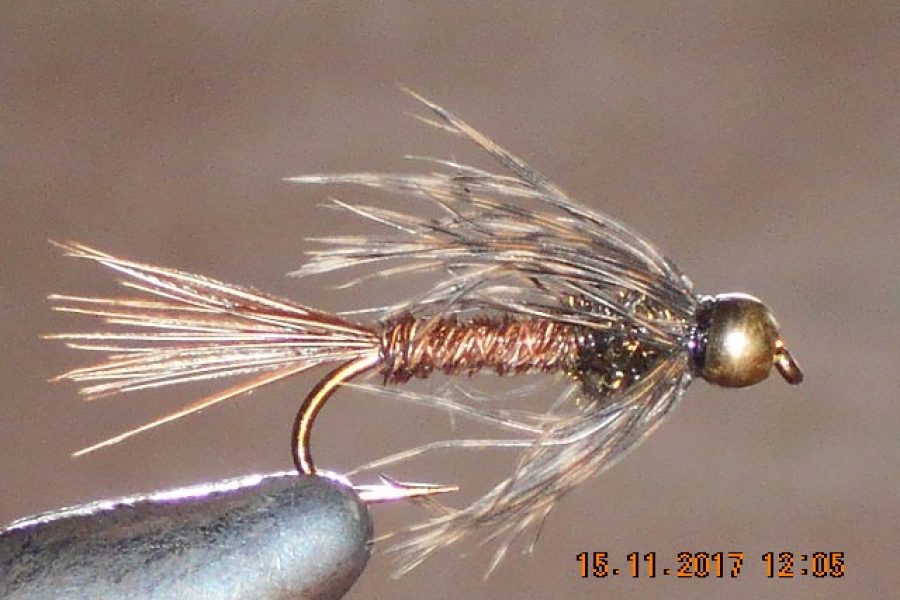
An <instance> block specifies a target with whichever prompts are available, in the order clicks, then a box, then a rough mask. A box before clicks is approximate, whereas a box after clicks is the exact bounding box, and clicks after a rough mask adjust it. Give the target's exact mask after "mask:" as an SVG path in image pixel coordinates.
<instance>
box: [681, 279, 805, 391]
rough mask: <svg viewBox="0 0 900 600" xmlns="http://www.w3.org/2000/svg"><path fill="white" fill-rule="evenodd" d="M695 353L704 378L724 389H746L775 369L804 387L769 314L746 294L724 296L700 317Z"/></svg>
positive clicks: (694, 339)
mask: <svg viewBox="0 0 900 600" xmlns="http://www.w3.org/2000/svg"><path fill="white" fill-rule="evenodd" d="M691 348H692V352H693V356H694V359H695V366H696V369H697V372H698V373H699V374H700V376H701V377H703V378H704V379H706V380H707V381H709V382H710V383H714V384H716V385H721V386H724V387H745V386H748V385H753V384H755V383H759V382H760V381H762V380H763V379H765V378H766V377H768V376H769V372H770V371H771V369H772V366H775V367H776V368H777V369H778V371H779V372H780V373H781V375H782V376H783V377H784V378H785V380H787V382H788V383H790V384H793V385H796V384H798V383H800V382H801V381H803V373H802V371H801V370H800V366H799V365H798V364H797V362H796V361H795V360H794V358H793V357H792V356H791V354H790V352H788V349H787V347H786V346H785V344H784V341H783V340H782V339H781V336H780V334H779V332H778V322H777V321H775V317H773V316H772V312H771V311H770V310H769V308H768V307H767V306H766V305H765V304H763V303H762V302H760V301H759V300H758V299H756V298H754V297H753V296H748V295H746V294H720V295H718V296H715V297H714V298H712V299H711V300H709V301H707V302H706V303H705V305H704V308H703V309H702V310H701V312H700V313H699V314H698V324H697V333H696V334H695V336H694V338H693V340H692V342H691Z"/></svg>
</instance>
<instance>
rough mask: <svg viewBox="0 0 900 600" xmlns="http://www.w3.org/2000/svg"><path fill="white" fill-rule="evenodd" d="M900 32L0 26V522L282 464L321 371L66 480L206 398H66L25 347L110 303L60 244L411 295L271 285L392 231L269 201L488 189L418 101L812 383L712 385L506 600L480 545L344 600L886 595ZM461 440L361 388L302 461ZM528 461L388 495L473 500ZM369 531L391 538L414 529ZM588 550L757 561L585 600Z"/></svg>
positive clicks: (810, 23)
mask: <svg viewBox="0 0 900 600" xmlns="http://www.w3.org/2000/svg"><path fill="white" fill-rule="evenodd" d="M898 32H900V12H898V8H897V5H896V3H894V2H853V3H847V2H767V1H761V2H751V3H748V2H694V3H685V6H682V7H676V6H675V4H673V3H670V2H637V3H636V2H515V1H508V2H507V1H502V2H489V3H488V2H468V1H464V2H438V1H434V2H431V1H429V2H402V1H387V2H386V1H378V2H368V1H366V2H363V1H356V2H268V3H240V2H232V3H194V4H188V5H182V6H175V5H174V4H173V3H130V4H128V5H125V4H123V3H120V2H93V3H79V4H78V5H75V4H71V3H63V2H59V3H4V4H3V5H2V7H0V81H2V85H0V132H2V133H0V140H2V141H0V164H2V171H3V175H2V177H0V203H2V204H0V206H2V213H0V214H2V219H0V248H2V255H0V328H2V336H0V339H2V359H0V381H2V388H3V394H2V398H0V482H2V483H0V521H3V522H5V521H8V520H11V519H13V518H16V517H21V516H23V515H26V514H29V513H34V512H36V511H41V510H46V509H51V508H55V507H59V506H62V505H71V504H74V503H80V502H84V501H89V500H94V499H98V498H104V497H109V496H116V495H122V494H128V493H137V492H145V491H151V490H157V489H162V488H167V487H172V486H176V485H182V484H189V483H196V482H200V481H206V480H214V479H220V478H225V477H229V476H234V475H241V474H247V473H251V472H265V471H273V470H279V469H284V468H288V467H289V466H290V453H289V446H288V440H289V434H290V420H291V419H292V418H293V416H294V411H295V410H296V408H297V405H298V403H299V401H300V400H301V398H302V396H303V395H304V394H305V392H306V391H307V390H308V389H309V387H310V386H311V385H313V383H314V381H315V375H311V376H309V377H302V378H298V379H297V380H294V381H288V382H283V383H281V384H279V385H277V386H273V387H271V388H269V389H266V390H262V391H259V392H258V393H256V394H254V395H253V396H252V397H249V398H244V399H241V400H240V401H235V402H230V403H229V404H228V405H227V406H221V407H218V408H216V409H215V410H210V411H207V412H206V413H204V414H202V415H197V416H192V417H190V418H187V419H184V420H183V421H181V422H178V423H176V424H173V425H170V426H167V427H164V428H161V429H158V430H156V431H154V432H152V433H149V434H146V435H143V436H140V437H138V438H136V439H134V440H131V441H129V442H127V443H125V444H122V445H120V446H116V447H114V448H111V449H108V450H104V451H102V452H99V453H97V454H94V455H90V456H87V457H84V458H80V459H71V458H70V457H69V453H70V452H72V451H73V450H76V449H78V448H81V447H83V446H85V445H87V444H89V443H92V442H95V441H97V440H98V439H101V438H103V437H106V436H108V435H110V434H114V433H117V432H119V431H121V430H123V429H126V428H129V427H131V426H133V425H136V424H139V423H141V422H143V421H145V420H147V419H150V418H152V417H154V416H156V415H159V414H162V413H164V412H166V411H168V410H171V409H173V408H175V407H177V406H180V405H181V404H183V403H185V402H186V401H187V400H190V399H192V398H194V397H196V396H197V395H199V394H200V393H202V392H203V391H205V390H206V389H207V388H202V389H192V388H170V389H166V390H162V391H159V392H156V393H146V394H133V395H130V396H128V397H119V398H110V399H104V400H100V401H97V402H94V403H83V402H81V401H80V400H79V398H78V396H77V394H76V390H75V389H74V387H73V386H71V385H66V384H50V383H48V382H47V380H48V378H50V377H51V376H52V375H54V374H56V373H59V372H60V371H61V370H64V369H66V368H71V367H73V366H76V365H79V364H84V363H85V362H86V361H88V360H90V358H91V357H90V356H87V355H85V354H83V353H81V354H80V353H78V352H74V351H69V350H66V349H64V348H63V347H62V344H60V343H56V342H50V341H42V340H40V339H39V336H40V335H41V334H44V333H48V332H58V331H66V330H69V331H72V330H78V329H83V328H85V327H88V326H90V325H91V323H90V322H89V321H87V320H81V319H78V318H76V317H72V316H66V315H59V314H52V313H51V312H50V311H49V310H48V307H47V304H46V302H45V300H44V298H45V296H46V295H47V294H48V293H50V292H67V293H80V294H88V295H90V294H105V293H110V292H113V291H115V285H114V283H113V280H112V278H111V277H110V276H109V275H108V274H107V273H105V272H103V271H102V270H101V269H98V268H96V267H94V266H91V265H88V264H85V263H81V262H76V261H72V260H69V259H64V258H62V257H61V256H60V255H59V252H58V251H56V250H55V249H54V248H52V247H50V246H49V245H48V244H47V239H48V238H52V239H75V240H81V241H84V242H88V243H91V244H93V245H95V246H97V247H99V248H101V249H105V250H107V251H109V252H113V253H118V254H122V255H124V256H128V257H133V258H136V259H141V260H146V261H151V262H156V263H159V264H164V265H170V266H176V267H179V268H182V269H185V270H190V271H195V272H200V273H206V274H209V275H211V276H214V277H217V278H220V279H224V280H226V281H234V282H240V283H245V284H250V285H254V286H257V287H260V288H263V289H266V290H270V291H272V292H275V293H278V294H282V295H285V296H288V297H291V298H295V299H297V300H299V301H302V302H304V303H307V304H310V305H314V306H320V307H323V308H329V309H350V308H354V307H359V306H363V305H366V304H370V303H372V302H379V301H384V300H388V299H396V298H398V297H400V296H402V295H403V294H405V293H408V292H411V291H413V290H404V289H396V286H394V287H393V288H392V287H390V286H385V285H378V284H377V283H376V284H375V285H374V286H372V287H370V288H366V289H365V290H363V291H351V292H342V291H336V290H334V289H331V288H329V287H328V286H331V285H333V284H335V283H337V282H338V281H339V280H338V279H336V278H325V279H319V280H314V279H309V280H291V279H287V278H284V277H283V274H284V273H285V272H287V271H289V270H291V269H294V268H296V267H297V266H299V265H300V264H301V262H302V260H303V251H304V249H308V248H309V244H308V243H306V242H305V241H304V238H306V237H308V236H322V235H327V234H331V233H336V232H337V233H345V234H349V233H354V232H359V231H363V232H365V231H370V232H371V231H373V228H372V227H371V226H370V225H369V224H366V223H363V222H352V221H351V220H348V219H347V218H346V217H344V216H341V215H336V214H335V213H334V212H333V211H328V210H324V209H321V208H318V205H319V204H320V203H322V202H323V201H324V200H325V199H326V197H327V195H328V194H329V193H336V194H338V195H339V196H340V197H341V198H344V199H347V200H353V199H359V198H365V199H366V200H370V199H372V198H373V197H372V196H371V195H364V194H362V193H361V192H357V191H355V190H350V189H340V190H325V189H322V188H302V187H297V186H292V185H289V184H287V183H284V182H282V180H281V178H282V177H285V176H289V175H295V174H302V173H309V172H319V171H338V170H353V169H369V170H400V169H408V168H413V167H415V165H409V164H407V163H406V162H405V161H404V159H403V158H402V156H403V155H404V154H416V155H423V154H424V155H436V156H439V157H445V158H447V157H455V158H457V159H460V160H464V161H474V162H476V163H477V164H484V163H483V162H482V163H479V162H478V161H481V160H482V158H481V157H480V156H478V155H477V154H476V153H474V152H473V151H472V150H471V149H470V148H468V147H467V146H465V145H464V144H461V143H460V142H459V141H458V140H455V139H450V138H448V137H447V136H445V135H443V134H441V133H440V132H437V131H432V130H429V129H428V128H427V127H424V126H422V125H421V124H418V123H416V122H415V121H414V120H412V119H411V118H410V117H409V116H408V115H407V114H406V113H407V112H408V111H415V110H416V109H417V107H416V106H415V104H414V103H413V102H412V101H411V99H410V98H409V97H407V96H405V95H404V94H403V93H402V92H400V91H399V89H398V87H397V83H398V82H400V83H403V84H406V85H409V86H411V87H413V88H414V89H416V90H419V91H421V92H423V93H425V94H427V95H429V96H430V97H432V98H434V99H436V100H438V101H439V102H440V103H442V104H444V105H445V106H447V107H449V108H451V109H453V110H454V111H456V112H457V113H459V114H460V115H462V116H464V117H465V118H466V119H468V120H469V121H470V122H471V123H473V124H474V125H475V126H477V127H479V128H480V129H482V130H483V131H485V132H486V133H488V134H489V135H492V136H493V137H495V138H496V139H497V140H498V141H500V142H501V143H502V144H504V145H505V146H506V147H508V148H510V149H512V150H513V151H514V152H516V153H518V154H519V155H521V156H523V157H525V158H526V159H527V160H529V161H530V162H531V163H532V164H533V165H534V166H536V167H537V168H538V169H540V170H541V171H543V172H544V173H545V174H547V175H548V176H550V177H551V178H552V179H554V180H555V181H556V182H558V183H559V185H560V186H561V187H563V188H564V189H566V190H567V191H568V192H569V193H570V194H571V195H572V196H573V197H575V198H577V199H579V200H581V201H582V202H584V203H586V204H588V205H590V206H592V207H595V208H598V209H602V210H604V211H606V212H608V213H609V214H612V215H614V216H616V217H618V218H620V219H622V220H624V221H625V222H627V223H628V224H630V225H632V226H633V227H634V228H636V229H637V230H638V231H640V232H642V233H643V234H645V235H646V236H647V237H648V238H649V239H651V240H654V241H655V242H656V243H657V244H658V245H659V246H660V247H662V248H663V249H665V250H666V251H667V253H668V254H669V255H670V256H671V257H672V258H674V259H675V260H676V261H677V263H678V264H679V265H680V266H681V267H682V268H683V269H684V270H685V271H686V272H687V273H688V274H689V275H690V276H691V277H692V279H693V281H694V283H695V285H696V288H697V289H698V290H699V291H702V292H719V291H734V290H741V291H747V292H751V293H753V294H755V295H757V296H759V297H761V298H763V299H765V300H766V301H767V302H768V303H770V305H771V306H772V307H773V309H774V310H775V312H776V315H777V316H778V318H779V320H780V322H781V324H782V326H783V329H784V333H785V335H786V337H787V339H788V340H789V343H790V345H791V348H792V349H793V351H794V353H795V354H796V356H797V357H798V359H799V360H800V361H801V362H802V364H803V366H804V367H805V369H806V375H807V380H806V382H805V383H804V384H803V385H802V386H800V387H797V388H794V387H790V386H788V385H786V384H784V383H783V382H782V381H781V380H780V379H779V378H777V377H773V378H772V379H771V380H770V381H767V382H765V383H764V384H762V385H759V386H756V387H753V388H750V389H746V390H740V391H728V390H722V389H713V388H711V387H710V386H708V385H706V384H705V383H702V382H698V383H695V385H694V386H693V388H692V389H691V390H690V392H689V394H688V396H687V398H686V400H685V402H684V403H683V404H682V405H681V407H680V408H679V410H678V411H676V413H675V414H674V415H673V416H672V417H671V419H670V420H669V421H668V422H667V423H666V425H665V426H663V427H662V428H661V429H660V430H659V431H658V432H657V433H655V434H654V435H653V436H651V437H650V438H649V439H648V440H647V442H646V443H645V444H644V445H643V446H642V447H641V448H640V449H639V450H638V451H636V452H635V453H633V454H632V455H631V456H629V457H628V458H627V459H626V460H624V461H623V462H622V463H620V464H619V465H618V466H617V467H616V468H614V469H612V470H611V471H610V472H609V473H607V474H606V475H605V476H603V477H602V478H600V479H597V480H594V481H591V482H589V483H587V484H585V485H583V486H581V487H580V488H579V489H578V490H577V491H575V492H574V493H572V494H571V495H570V496H569V497H567V498H565V499H564V501H563V502H562V503H561V504H560V505H559V506H558V508H557V509H556V511H555V512H554V513H553V514H552V515H551V517H550V519H549V520H548V522H547V523H546V526H545V527H544V530H543V533H542V537H541V540H540V542H539V544H538V545H537V548H536V550H535V552H534V554H533V555H530V556H528V555H524V556H523V555H522V554H520V553H519V552H518V550H519V549H520V548H521V547H523V546H524V545H525V543H524V542H527V540H525V541H524V542H523V543H522V544H520V545H518V546H516V547H515V548H514V551H512V552H511V553H510V555H509V556H508V557H507V559H506V560H505V562H504V563H502V564H501V565H500V567H499V569H498V570H497V572H496V573H495V574H494V575H493V576H492V577H490V578H489V579H487V580H486V581H485V580H483V579H482V575H483V572H484V569H485V563H486V561H487V560H488V559H489V557H490V551H489V550H487V549H479V548H477V547H476V546H472V545H469V546H465V547H464V548H461V549H453V550H451V551H450V552H446V553H443V554H441V555H440V557H439V558H437V559H435V560H431V561H429V562H428V563H426V564H425V565H423V566H422V567H421V568H419V569H418V570H416V571H414V572H413V573H411V574H410V575H408V576H405V577H403V578H401V579H399V580H393V579H391V578H390V577H389V575H390V572H391V563H390V560H389V558H388V557H385V556H378V557H376V558H374V559H373V561H372V562H371V563H370V567H369V569H368V571H367V572H366V573H365V575H364V576H363V578H362V579H361V580H360V581H359V583H358V584H357V586H356V587H355V589H354V591H353V592H352V594H351V597H353V598H359V599H363V598H426V597H427V598H457V597H467V598H472V599H475V598H492V599H495V598H589V597H591V598H597V597H601V596H602V597H604V598H698V597H710V596H718V597H730V598H761V597H794V598H847V597H858V598H877V597H888V596H890V595H892V594H894V593H895V592H896V588H897V584H898V583H900V578H898V575H897V570H896V564H895V562H896V558H897V557H896V550H897V541H898V539H900V530H898V521H900V502H898V483H900V475H898V473H900V470H898V456H900V452H898V451H900V443H898V439H900V436H898V423H900V402H898V396H900V393H898V392H900V389H898V383H897V373H896V371H897V365H898V363H900V352H898V340H900V330H898V325H897V322H898V319H897V312H898V308H900V306H898V298H900V274H898V267H897V263H898V259H900V246H898V243H897V232H898V230H900V168H898V157H900V94H898V77H900V75H898V73H900V70H898V65H900V43H898V42H900V34H898ZM373 201H374V200H373ZM489 379H490V378H489V377H485V378H481V380H479V382H477V383H479V384H485V385H488V386H493V385H494V383H493V382H491V381H486V380H489ZM485 381H486V383H485ZM509 385H516V383H515V382H514V381H512V380H511V381H508V382H506V385H505V386H503V387H505V389H508V386H509ZM491 389H495V388H494V387H492V388H491ZM498 389H499V388H498ZM450 435H453V433H452V431H451V429H450V427H449V426H448V419H447V418H446V417H445V416H444V415H441V414H439V413H435V412H430V411H426V410H418V409H416V410H413V409H409V408H408V407H403V406H400V405H398V404H396V403H391V402H388V401H385V400H383V399H372V398H370V397H367V396H365V395H361V394H356V393H352V392H343V393H341V394H339V395H338V397H337V398H336V399H335V400H334V401H333V402H332V403H331V405H330V406H329V407H328V409H327V410H326V411H325V414H324V415H323V418H322V421H321V424H320V427H318V428H317V430H316V432H315V446H316V454H317V456H318V460H319V462H320V463H321V464H322V465H323V466H327V467H331V468H334V469H338V470H346V469H348V468H351V467H352V466H354V465H356V464H359V463H361V462H363V461H365V460H367V459H370V458H374V457H376V456H379V455H382V454H385V453H387V452H390V451H394V450H398V449H400V448H404V447H409V446H412V445H415V444H418V443H422V442H424V441H429V440H435V439H442V438H445V437H448V436H450ZM510 459H511V457H510V456H509V455H506V456H503V455H498V456H494V455H490V456H488V455H473V454H455V455H453V456H452V457H447V456H443V457H438V458H435V459H434V460H423V461H420V462H418V463H415V464H414V465H412V466H410V467H409V468H406V469H400V468H398V469H396V470H392V471H390V472H391V474H392V475H396V476H401V477H402V476H407V477H412V478H419V479H422V478H427V479H432V480H435V481H440V482H456V483H459V484H460V485H461V486H463V487H464V488H465V489H473V488H477V487H478V486H483V485H485V484H486V483H487V482H488V481H490V476H489V475H488V473H491V472H493V473H494V474H495V475H499V474H500V473H502V472H504V471H503V470H504V469H505V468H508V462H509V460H510ZM451 501H452V499H451ZM375 516H376V520H377V525H378V528H379V530H380V532H385V531H389V530H391V529H395V528H397V527H400V526H402V525H403V524H410V523H413V522H415V521H416V520H417V519H420V518H421V517H423V516H424V512H423V511H422V509H421V508H418V507H412V506H394V507H379V508H377V509H376V515H375ZM461 550H465V551H466V552H467V553H468V556H461V555H460V552H461ZM783 550H784V551H793V552H796V553H798V554H800V553H810V552H813V551H838V552H840V551H842V552H845V553H846V564H847V567H846V569H847V574H846V576H845V577H844V578H843V579H831V578H828V579H825V580H816V579H814V578H812V577H810V576H801V575H798V576H797V577H796V578H794V579H783V580H778V579H768V578H767V577H766V576H765V573H764V565H763V563H762V561H761V560H760V555H761V554H763V553H764V552H767V551H775V552H778V551H783ZM583 551H588V552H591V551H606V552H609V554H610V557H611V559H612V560H614V561H615V562H616V563H617V565H619V566H623V567H624V566H625V554H627V553H629V552H632V551H639V552H641V553H647V552H651V551H656V552H657V554H658V560H659V561H660V565H662V564H663V563H666V565H668V566H672V565H676V564H677V563H676V554H677V552H679V551H688V552H698V551H708V552H715V551H726V552H727V551H743V552H745V553H746V562H745V564H744V566H743V570H742V572H741V574H740V576H739V577H738V578H737V579H730V578H724V579H716V578H708V579H702V580H701V579H692V580H678V579H676V578H674V577H671V576H669V577H664V576H660V577H658V578H657V579H647V578H641V579H637V580H634V579H630V578H627V577H623V576H619V577H615V578H609V579H591V578H589V579H582V578H581V577H579V568H578V563H577V562H576V558H575V557H576V554H578V553H580V552H583ZM802 566H803V565H798V567H797V569H796V570H797V571H798V572H799V570H800V568H802Z"/></svg>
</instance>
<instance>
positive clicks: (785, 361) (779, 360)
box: [775, 340, 803, 385]
mask: <svg viewBox="0 0 900 600" xmlns="http://www.w3.org/2000/svg"><path fill="white" fill-rule="evenodd" d="M775 367H776V368H777V369H778V372H779V373H781V376H782V377H784V379H785V381H787V382H788V383H790V384H791V385H797V384H799V383H800V382H801V381H803V371H801V370H800V365H799V364H797V361H796V360H794V357H793V356H791V353H790V352H788V349H787V348H786V347H785V345H784V342H782V341H781V340H778V342H777V343H776V349H775Z"/></svg>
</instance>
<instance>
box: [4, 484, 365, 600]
mask: <svg viewBox="0 0 900 600" xmlns="http://www.w3.org/2000/svg"><path fill="white" fill-rule="evenodd" d="M371 530H372V525H371V521H370V520H369V514H368V511H367V509H366V506H365V504H363V503H362V502H361V501H360V500H359V498H358V497H357V496H356V494H355V493H354V492H353V491H352V490H350V489H349V488H347V487H346V486H343V485H341V484H339V483H336V482H334V481H331V480H329V479H326V478H322V477H298V476H296V475H292V474H276V475H271V476H252V477H246V478H242V479H236V480H228V481H224V482H218V483H215V484H208V485H203V486H194V487H191V488H182V489H178V490H172V491H170V492H163V493H158V494H153V495H148V496H137V497H133V498H123V499H119V500H111V501H104V502H96V503H93V504H89V505H84V506H80V507H75V508H71V509H64V510H60V511H56V512H53V513H47V514H44V515H39V516H37V517H32V518H29V519H24V520H21V521H17V522H15V523H13V524H12V525H10V526H9V527H8V528H7V529H6V530H4V531H2V532H0V598H3V599H9V600H12V599H26V598H27V599H29V600H40V599H44V598H46V599H50V598H53V599H57V598H67V599H74V600H78V599H82V598H83V599H87V598H90V599H96V598H179V599H182V598H197V599H205V598H209V599H212V598H216V599H219V598H267V599H268V598H316V599H324V598H340V597H341V596H343V594H344V593H345V592H346V591H347V590H348V589H349V588H350V586H351V585H352V584H353V582H354V581H355V580H356V578H357V577H358V576H359V575H360V573H362V571H363V569H364V568H365V565H366V562H367V560H368V557H369V542H368V540H369V539H370V537H371Z"/></svg>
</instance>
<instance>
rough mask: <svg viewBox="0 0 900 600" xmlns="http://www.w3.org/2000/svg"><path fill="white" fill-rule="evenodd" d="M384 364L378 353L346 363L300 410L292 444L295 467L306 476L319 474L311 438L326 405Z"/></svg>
mask: <svg viewBox="0 0 900 600" xmlns="http://www.w3.org/2000/svg"><path fill="white" fill-rule="evenodd" d="M380 363H381V356H380V354H379V353H377V352H374V353H372V354H366V355H365V356H361V357H360V358H356V359H353V360H351V361H349V362H346V363H344V364H342V365H341V366H339V367H338V368H337V369H335V370H334V371H332V372H331V373H329V374H328V375H326V376H325V377H324V378H323V379H322V380H321V381H319V383H317V384H316V386H315V387H314V388H313V389H312V390H311V391H310V392H309V394H308V395H307V396H306V399H305V400H304V401H303V404H302V405H301V406H300V410H298V411H297V417H296V418H295V419H294V432H293V439H292V444H291V445H292V448H291V451H292V453H293V455H294V465H295V466H296V467H297V470H298V471H299V472H301V473H304V474H306V475H315V474H316V467H315V465H314V464H313V459H312V452H311V451H310V434H311V432H312V426H313V423H314V422H315V420H316V416H318V414H319V411H320V410H322V407H323V406H325V403H326V402H327V401H328V399H329V398H330V397H331V395H332V394H333V393H334V392H335V390H336V389H337V388H338V387H340V385H341V384H342V383H344V382H345V381H349V380H351V379H353V378H354V377H356V376H357V375H361V374H363V373H365V372H366V371H368V370H370V369H372V368H374V367H376V366H378V365H379V364H380Z"/></svg>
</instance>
